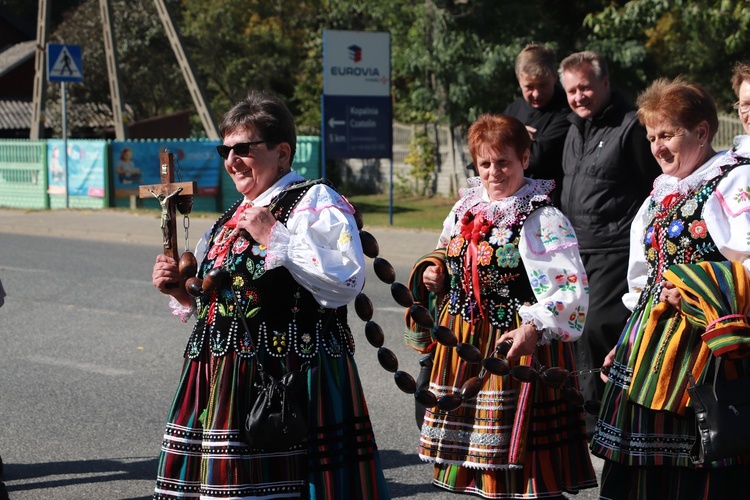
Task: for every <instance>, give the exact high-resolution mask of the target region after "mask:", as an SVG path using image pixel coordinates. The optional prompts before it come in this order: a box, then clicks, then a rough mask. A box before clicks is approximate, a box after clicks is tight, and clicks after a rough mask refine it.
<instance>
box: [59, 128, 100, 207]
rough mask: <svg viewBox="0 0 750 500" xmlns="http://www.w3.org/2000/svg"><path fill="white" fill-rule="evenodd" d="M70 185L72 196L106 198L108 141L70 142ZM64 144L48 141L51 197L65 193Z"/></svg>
mask: <svg viewBox="0 0 750 500" xmlns="http://www.w3.org/2000/svg"><path fill="white" fill-rule="evenodd" d="M67 142H68V151H67V167H68V168H67V177H68V179H67V185H68V189H69V192H68V195H69V196H90V197H93V198H104V165H105V164H106V158H105V154H106V151H107V142H106V141H101V140H75V139H68V141H67ZM64 149H65V142H64V141H63V140H61V139H50V140H48V141H47V172H48V176H49V177H48V189H47V192H48V193H49V194H63V195H64V194H65V174H66V170H65V157H64V156H63V154H64V153H63V150H64Z"/></svg>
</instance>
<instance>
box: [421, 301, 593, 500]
mask: <svg viewBox="0 0 750 500" xmlns="http://www.w3.org/2000/svg"><path fill="white" fill-rule="evenodd" d="M441 324H443V325H445V326H449V327H450V328H451V329H452V330H453V331H454V333H456V336H457V337H458V341H459V342H468V343H471V344H473V345H475V346H476V347H477V348H479V350H480V351H481V352H482V353H483V355H484V356H485V357H486V356H487V355H488V354H489V353H491V352H492V351H493V350H494V346H495V343H496V341H497V338H498V337H499V336H500V334H501V332H499V331H496V330H495V329H494V328H492V327H491V326H490V325H489V323H486V322H484V321H480V322H478V323H477V325H476V326H475V328H474V329H473V330H472V329H471V328H470V327H469V324H468V323H466V322H464V321H463V319H462V318H461V317H460V316H450V315H447V314H446V313H444V314H443V317H442V318H441ZM472 332H474V333H472ZM480 332H481V333H480ZM534 358H535V359H532V358H531V357H530V356H525V357H523V358H522V359H521V361H520V362H519V363H520V364H527V365H532V366H535V367H536V366H538V364H537V362H538V363H539V364H541V365H544V366H547V367H549V366H561V367H565V368H567V369H569V370H571V371H572V370H574V369H575V368H574V366H575V364H574V361H573V352H572V349H571V345H570V344H568V343H565V342H552V343H551V344H550V345H548V346H541V347H539V348H538V349H537V353H536V354H535V356H534ZM511 366H513V365H511ZM480 369H481V365H472V364H468V363H465V362H463V361H462V360H461V359H460V358H459V357H458V355H457V354H456V352H455V349H452V348H446V347H444V346H442V345H438V348H437V350H436V352H435V359H434V365H433V369H432V375H431V380H430V390H431V391H432V392H434V393H435V395H437V396H438V397H440V396H443V395H446V394H457V393H458V394H460V392H461V387H462V385H463V384H464V383H465V382H466V381H467V380H469V379H470V378H471V377H474V376H476V375H477V374H478V373H479V371H480ZM566 383H567V384H569V385H572V386H575V387H577V380H576V379H575V378H572V377H571V378H569V379H568V381H567V382H566ZM419 455H420V458H422V460H425V461H428V462H432V463H433V464H434V467H435V470H434V474H433V484H435V485H436V486H438V487H440V488H443V489H446V490H449V491H453V492H459V493H470V494H475V495H479V496H481V497H484V498H553V497H557V496H560V495H561V494H562V493H578V492H579V491H580V490H582V489H586V488H593V487H596V476H595V473H594V470H593V467H592V465H591V459H590V457H589V453H588V448H587V442H586V431H585V424H584V415H583V411H582V410H581V409H580V408H579V407H576V406H574V405H572V404H570V403H568V402H567V401H565V400H563V399H562V396H561V394H560V391H559V390H556V389H553V388H550V387H547V386H546V385H544V384H543V383H542V382H541V381H536V382H519V381H517V380H515V379H514V378H513V377H512V376H510V375H506V376H497V375H489V374H488V375H487V376H486V377H485V378H484V382H483V386H482V388H481V390H480V392H479V394H478V395H477V397H476V398H475V399H472V400H470V401H464V402H463V403H462V405H461V407H460V408H458V409H456V410H453V411H447V412H446V411H441V410H439V409H438V408H432V409H428V410H427V412H426V414H425V419H424V423H423V424H422V432H421V438H420V444H419Z"/></svg>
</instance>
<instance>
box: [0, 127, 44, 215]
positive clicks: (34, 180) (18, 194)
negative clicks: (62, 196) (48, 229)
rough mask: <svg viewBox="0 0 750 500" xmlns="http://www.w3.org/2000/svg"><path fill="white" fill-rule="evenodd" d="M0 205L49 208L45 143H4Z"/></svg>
mask: <svg viewBox="0 0 750 500" xmlns="http://www.w3.org/2000/svg"><path fill="white" fill-rule="evenodd" d="M0 205H2V206H6V207H12V208H26V209H31V208H49V206H50V205H49V197H48V195H47V144H46V141H21V140H17V141H2V143H1V144H0Z"/></svg>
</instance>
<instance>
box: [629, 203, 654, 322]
mask: <svg viewBox="0 0 750 500" xmlns="http://www.w3.org/2000/svg"><path fill="white" fill-rule="evenodd" d="M650 203H651V198H650V197H649V198H646V201H644V202H643V205H641V208H639V209H638V213H636V214H635V218H634V219H633V223H632V224H631V225H630V256H629V258H628V276H627V279H628V292H627V293H626V294H625V295H623V296H622V303H623V304H624V305H625V307H627V308H628V309H630V310H631V311H632V310H633V309H635V306H636V305H638V299H640V297H641V292H642V291H643V288H644V287H645V286H646V282H647V281H648V264H647V263H646V254H645V246H644V238H645V237H646V223H647V218H648V206H649V204H650Z"/></svg>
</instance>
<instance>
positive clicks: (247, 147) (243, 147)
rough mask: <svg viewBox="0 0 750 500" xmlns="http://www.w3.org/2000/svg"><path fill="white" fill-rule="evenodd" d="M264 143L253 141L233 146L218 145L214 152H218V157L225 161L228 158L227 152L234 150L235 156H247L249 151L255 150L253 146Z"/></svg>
mask: <svg viewBox="0 0 750 500" xmlns="http://www.w3.org/2000/svg"><path fill="white" fill-rule="evenodd" d="M264 142H266V141H253V142H238V143H237V144H235V145H234V146H225V145H223V144H222V145H220V146H216V151H218V152H219V156H221V157H222V158H224V159H225V160H226V159H227V158H229V152H230V151H231V150H233V149H234V154H235V155H237V156H243V157H244V156H247V155H249V154H250V151H252V150H254V149H257V148H256V147H255V146H257V145H259V144H263V143H264Z"/></svg>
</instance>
